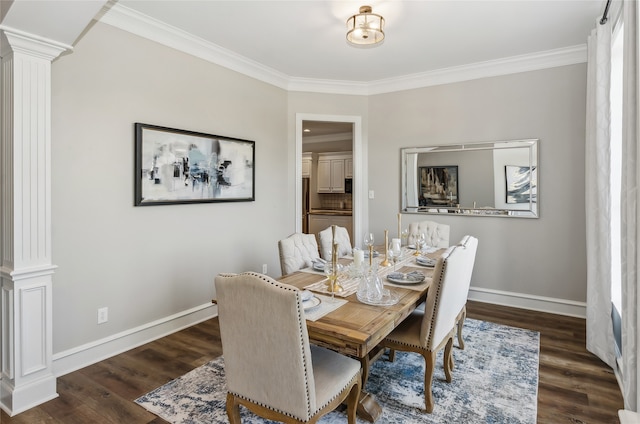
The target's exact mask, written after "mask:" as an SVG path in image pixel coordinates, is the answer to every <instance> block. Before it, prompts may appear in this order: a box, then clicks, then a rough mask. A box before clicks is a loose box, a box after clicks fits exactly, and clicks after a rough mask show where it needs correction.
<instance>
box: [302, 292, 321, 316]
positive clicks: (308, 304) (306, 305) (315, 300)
mask: <svg viewBox="0 0 640 424" xmlns="http://www.w3.org/2000/svg"><path fill="white" fill-rule="evenodd" d="M320 302H321V300H320V298H319V297H317V296H313V297H312V298H311V299H309V300H307V301H305V302H302V308H303V309H304V311H305V312H310V311H312V310H314V309H315V308H317V307H318V306H320Z"/></svg>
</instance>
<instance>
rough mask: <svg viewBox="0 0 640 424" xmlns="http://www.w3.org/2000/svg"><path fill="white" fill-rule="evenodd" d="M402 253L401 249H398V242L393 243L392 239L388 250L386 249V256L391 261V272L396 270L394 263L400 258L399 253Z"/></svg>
mask: <svg viewBox="0 0 640 424" xmlns="http://www.w3.org/2000/svg"><path fill="white" fill-rule="evenodd" d="M401 254H402V250H401V249H400V244H399V243H394V242H393V241H392V242H391V243H390V244H389V250H387V256H388V257H389V259H391V262H393V272H396V264H397V263H398V260H400V255H401Z"/></svg>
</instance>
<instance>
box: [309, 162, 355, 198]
mask: <svg viewBox="0 0 640 424" xmlns="http://www.w3.org/2000/svg"><path fill="white" fill-rule="evenodd" d="M351 158H352V156H351V153H350V152H349V153H320V154H319V155H318V177H317V184H318V186H317V188H318V189H317V191H318V193H344V179H345V178H346V174H345V161H346V159H351ZM352 168H353V165H352ZM352 173H353V172H352Z"/></svg>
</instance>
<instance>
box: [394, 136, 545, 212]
mask: <svg viewBox="0 0 640 424" xmlns="http://www.w3.org/2000/svg"><path fill="white" fill-rule="evenodd" d="M538 144H539V140H538V139H522V140H507V141H490V142H480V143H467V144H456V145H442V146H424V147H409V148H403V149H401V152H402V159H401V160H402V201H401V211H402V212H404V213H421V214H422V213H424V214H458V215H477V216H499V217H515V218H538V216H539V215H538V202H539V196H540V188H539V185H538V171H539V166H538V147H539V146H538Z"/></svg>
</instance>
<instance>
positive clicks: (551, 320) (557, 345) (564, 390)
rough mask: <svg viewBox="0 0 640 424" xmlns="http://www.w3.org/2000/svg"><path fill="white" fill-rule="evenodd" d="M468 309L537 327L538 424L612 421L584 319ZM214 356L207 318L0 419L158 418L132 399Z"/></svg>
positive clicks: (603, 372)
mask: <svg viewBox="0 0 640 424" xmlns="http://www.w3.org/2000/svg"><path fill="white" fill-rule="evenodd" d="M467 307H468V316H469V317H470V318H475V319H481V320H485V321H492V322H497V323H500V324H506V325H512V326H515V327H521V328H528V329H531V330H536V331H539V332H540V374H539V384H538V423H539V424H560V423H571V424H579V423H593V424H605V423H616V424H618V423H619V420H618V418H617V410H618V409H621V408H622V407H623V403H622V396H621V394H620V390H619V388H618V384H617V382H616V378H615V376H614V374H613V372H612V371H611V369H609V368H608V367H607V366H606V365H604V364H603V363H602V362H601V361H600V360H599V359H598V358H596V357H595V356H594V355H592V354H590V353H589V352H587V351H586V349H585V347H584V346H585V321H584V320H583V319H579V318H571V317H564V316H559V315H553V314H546V313H540V312H533V311H527V310H523V309H514V308H508V307H504V306H497V305H490V304H485V303H479V302H472V301H470V302H469V303H468V306H467ZM221 354H222V347H221V344H220V333H219V327H218V321H217V319H212V320H208V321H206V322H203V323H201V324H198V325H195V326H193V327H190V328H187V329H185V330H183V331H180V332H178V333H175V334H172V335H170V336H167V337H164V338H162V339H159V340H156V341H154V342H151V343H148V344H145V345H143V346H140V347H138V348H135V349H132V350H130V351H128V352H125V353H122V354H120V355H117V356H114V357H112V358H109V359H106V360H104V361H102V362H99V363H97V364H94V365H91V366H89V367H86V368H83V369H81V370H78V371H76V372H73V373H70V374H67V375H65V376H62V377H60V378H58V393H59V397H58V398H56V399H54V400H51V401H49V402H46V403H44V404H42V405H40V406H38V407H36V408H33V409H30V410H28V411H26V412H23V413H22V414H18V415H16V416H15V417H9V416H8V415H7V414H5V413H4V412H0V423H2V424H23V423H24V424H27V423H28V424H36V423H65V424H66V423H82V424H86V423H105V424H108V423H114V424H116V423H117V424H121V423H127V424H137V423H165V421H164V420H162V419H160V418H158V417H156V416H155V415H153V414H151V413H149V412H147V411H146V410H144V409H143V408H141V407H139V406H137V405H136V404H135V403H133V400H134V399H136V398H137V397H139V396H141V395H143V394H145V393H147V392H149V391H151V390H153V389H155V388H156V387H158V386H161V385H163V384H165V383H167V382H168V381H170V380H172V379H174V378H176V377H179V376H181V375H183V374H185V373H186V372H188V371H190V370H192V369H193V368H196V367H198V366H200V365H202V364H204V363H206V362H208V361H210V360H211V359H214V358H216V357H217V356H219V355H221ZM407 424H410V423H407ZM461 424H462V423H461Z"/></svg>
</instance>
